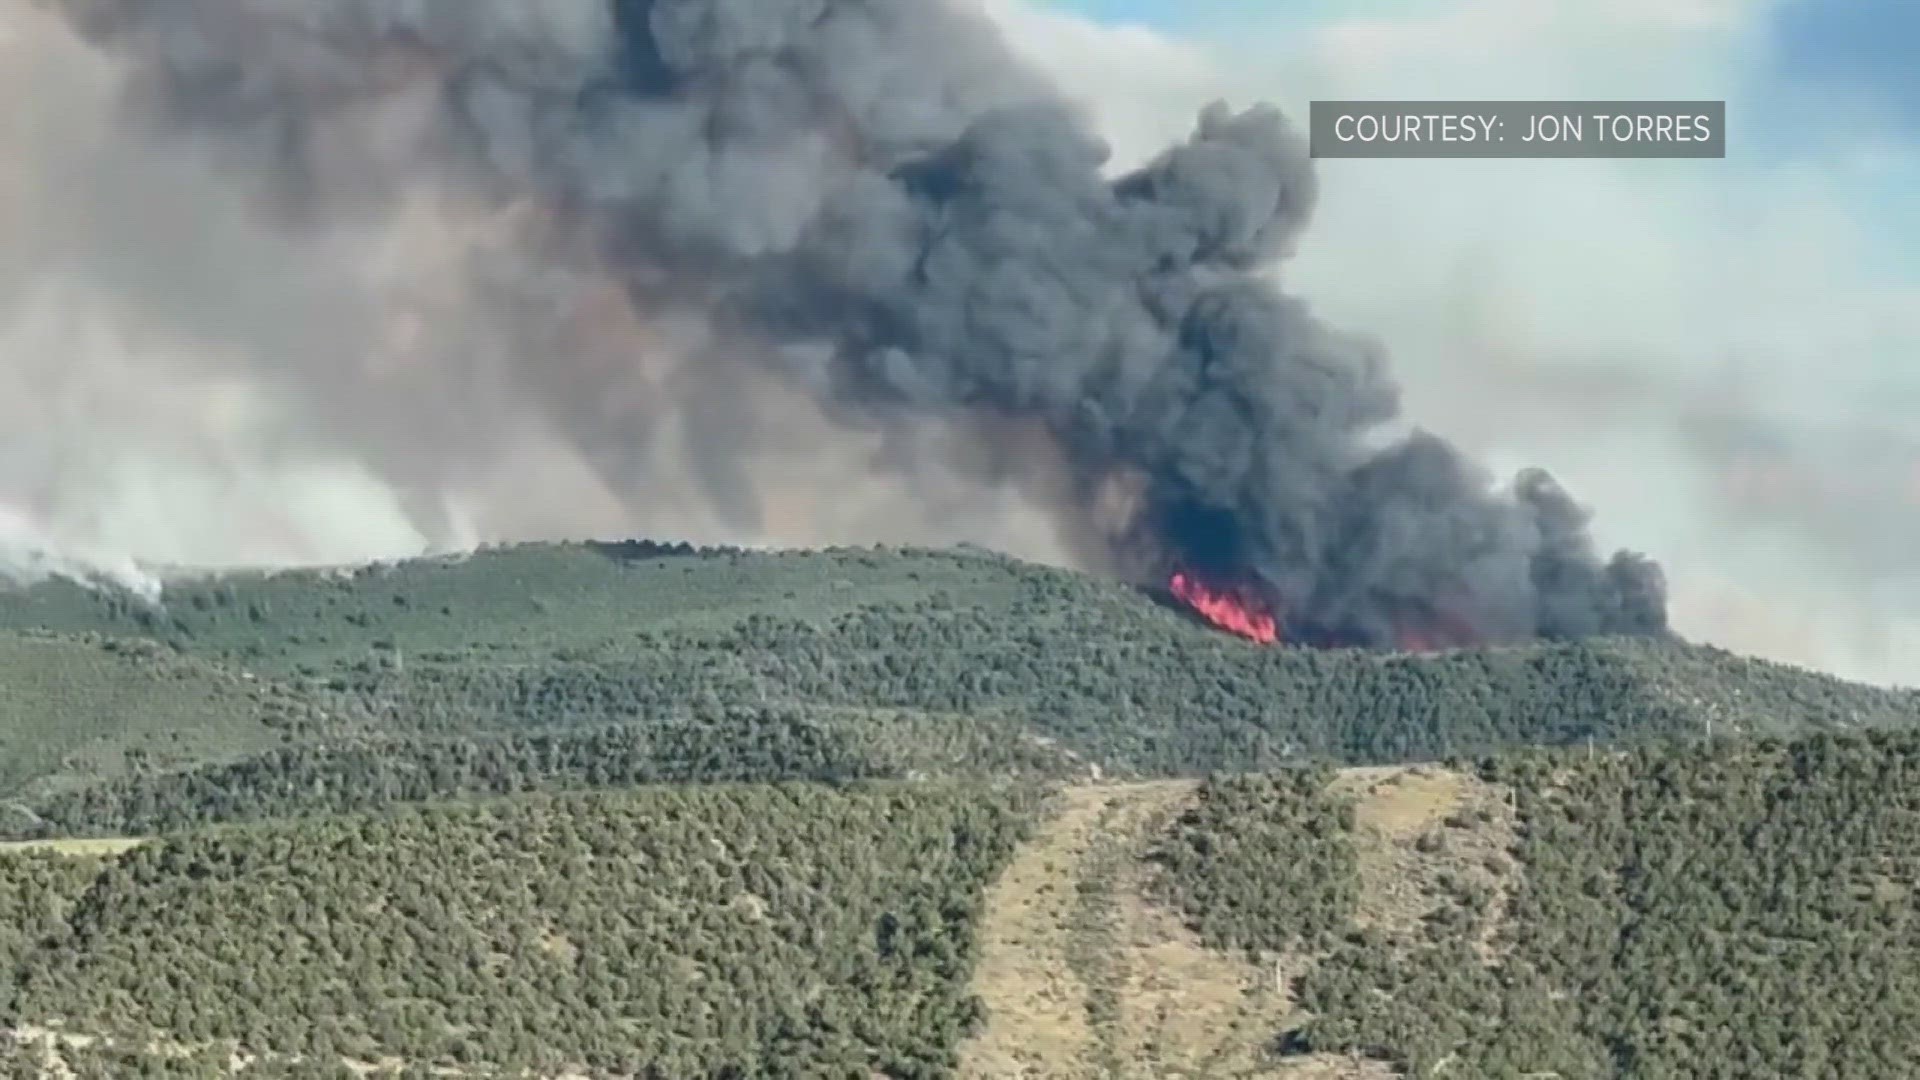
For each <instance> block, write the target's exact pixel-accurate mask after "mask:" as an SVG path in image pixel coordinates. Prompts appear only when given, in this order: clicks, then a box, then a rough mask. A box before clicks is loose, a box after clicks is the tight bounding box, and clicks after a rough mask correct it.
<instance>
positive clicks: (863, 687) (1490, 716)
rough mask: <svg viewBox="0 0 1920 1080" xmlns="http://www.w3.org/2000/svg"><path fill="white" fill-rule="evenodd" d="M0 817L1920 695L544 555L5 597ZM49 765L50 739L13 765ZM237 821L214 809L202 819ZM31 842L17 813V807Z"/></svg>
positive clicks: (1673, 729)
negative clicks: (1338, 646) (1403, 649)
mask: <svg viewBox="0 0 1920 1080" xmlns="http://www.w3.org/2000/svg"><path fill="white" fill-rule="evenodd" d="M0 681H4V682H6V683H7V684H8V685H10V686H16V687H24V688H25V689H26V691H27V692H26V693H24V694H11V695H9V696H8V698H7V700H6V702H5V703H0V750H7V749H9V748H12V747H21V748H22V749H14V750H11V751H10V752H8V753H6V754H5V755H4V756H0V762H4V764H0V800H4V801H6V802H8V803H10V804H11V805H12V807H13V813H12V814H11V816H9V817H6V818H0V826H3V827H6V828H9V829H12V830H13V831H15V832H16V833H17V834H21V835H25V833H21V830H22V829H27V828H29V826H32V822H34V821H36V820H38V821H40V822H42V824H41V825H39V826H32V827H36V828H40V829H42V830H43V831H44V830H46V829H53V830H54V831H58V832H107V833H114V832H149V831H155V830H158V829H163V828H169V827H175V826H178V825H185V824H193V823H198V822H204V821H208V820H220V819H230V818H236V817H249V816H262V815H269V814H282V813H289V812H297V811H298V810H300V809H301V808H302V807H303V805H306V804H312V806H313V808H316V809H327V810H351V809H366V808H369V807H371V806H373V805H376V804H378V803H380V802H383V801H388V800H391V799H395V798H410V799H418V798H428V797H435V796H441V795H472V794H489V793H504V792H508V791H517V790H524V789H526V788H528V787H536V788H538V787H553V788H563V789H576V788H581V787H592V786H604V785H606V784H620V783H631V782H642V781H656V780H692V779H730V780H782V779H828V778H839V779H855V778H865V779H882V778H889V777H896V778H897V777H906V776H911V775H924V776H947V777H988V776H1023V777H1033V778H1070V777H1089V776H1098V777H1105V778H1108V779H1118V778H1126V777H1135V778H1152V777H1161V776H1198V775H1204V774H1206V773H1209V772H1213V771H1221V770H1232V771H1251V770H1259V769H1267V768H1273V767H1277V766H1283V765H1295V764H1300V763H1305V762H1328V763H1337V764H1381V763H1390V762H1396V761H1417V760H1436V759H1440V758H1444V757H1447V756H1449V755H1457V754H1475V753H1482V752H1487V751H1490V750H1494V749H1497V748H1500V747H1506V746H1514V745H1566V744H1583V745H1584V744H1586V743H1588V742H1593V743H1599V744H1603V745H1606V744H1614V743H1631V742H1634V741H1638V740H1648V739H1672V738H1701V737H1706V736H1708V735H1710V734H1719V735H1735V734H1743V733H1744V734H1767V735H1791V734H1802V733H1811V732H1841V731H1850V730H1860V729H1872V728H1881V727H1889V726H1892V727H1898V726H1902V725H1906V724H1910V723H1912V722H1913V720H1914V718H1915V717H1916V715H1920V704H1917V703H1920V695H1916V694H1913V693H1911V692H1899V691H1891V690H1883V689H1877V688H1873V687H1867V686H1861V685H1856V684H1850V683H1846V682H1842V681H1840V680H1836V679H1832V678H1828V677H1824V676H1820V675H1815V674H1812V673H1809V672H1805V671H1800V670H1797V669H1793V668H1789V667H1784V666H1780V665H1775V664H1770V663H1765V662H1761V661H1757V660H1750V659H1745V658H1741V657H1736V656H1733V655H1731V654H1728V653H1725V652H1722V651H1720V650H1716V649H1711V648H1705V647H1701V646H1694V645H1688V644H1684V643H1680V642H1671V641H1657V640H1594V641H1586V642H1579V643H1567V644H1545V643H1543V644H1538V645H1531V646H1526V647H1519V648H1509V649H1489V650H1466V651H1458V652H1450V653H1442V654H1438V655H1432V656H1412V655H1392V654H1381V653H1373V652H1363V651H1354V650H1344V651H1316V650H1308V649H1299V648H1269V647H1260V646H1256V645H1253V644H1250V643H1248V642H1244V641H1241V640H1238V639H1235V638H1232V637H1230V636H1226V635H1223V634H1220V633H1217V632H1215V631H1213V630H1211V629H1208V628H1206V627H1204V626H1202V625H1200V624H1199V623H1197V622H1196V621H1195V620H1194V619H1192V618H1191V617H1189V616H1188V615H1187V614H1186V613H1185V612H1184V611H1183V610H1182V609H1180V608H1178V607H1176V606H1172V605H1170V604H1168V603H1166V602H1164V600H1163V598H1159V597H1156V596H1153V595H1150V594H1148V593H1146V592H1143V591H1141V590H1138V589H1135V588H1131V587H1128V586H1125V585H1121V584H1119V583H1115V582H1112V581H1107V580H1102V579H1099V578H1094V577H1089V576H1086V575H1081V574H1075V573H1071V572H1067V571H1062V570H1057V569H1053V568H1049V567H1042V566H1036V565H1033V564H1029V563H1023V562H1019V561H1017V560H1013V559H1009V558H1005V557H1002V556H998V555H992V554H989V553H985V552H979V551H969V550H958V551H917V550H905V551H887V550H829V551H816V552H758V551H742V550H733V549H719V550H696V549H693V548H689V547H685V546H670V545H655V544H649V543H644V542H635V543H628V544H572V545H530V546H523V547H512V548H502V549H495V550H485V551H481V552H478V553H476V554H473V555H470V556H466V557H462V558H452V559H426V560H417V561H411V562H402V563H398V564H393V565H385V566H369V567H362V568H357V569H352V570H341V571H302V572H287V573H278V574H238V575H228V576H223V577H220V578H215V579H202V580H191V579H189V580H183V581H178V582H176V583H175V584H174V585H172V586H171V587H169V588H168V589H167V590H166V592H165V594H164V595H163V597H162V601H161V604H160V605H158V606H155V605H151V604H149V603H148V602H146V601H145V600H144V599H142V598H141V597H138V596H135V595H133V594H128V593H124V592H118V591H115V590H112V589H110V588H104V587H82V586H80V585H77V584H74V583H72V582H64V581H55V582H48V583H43V584H40V585H36V586H34V587H32V588H29V589H24V590H14V591H11V592H0ZM29 745H30V746H31V752H28V751H27V750H26V749H24V748H25V747H27V746H29ZM214 803H218V805H213V804H214ZM23 823H24V824H23Z"/></svg>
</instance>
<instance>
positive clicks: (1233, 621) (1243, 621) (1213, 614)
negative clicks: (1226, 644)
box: [1169, 574, 1280, 645]
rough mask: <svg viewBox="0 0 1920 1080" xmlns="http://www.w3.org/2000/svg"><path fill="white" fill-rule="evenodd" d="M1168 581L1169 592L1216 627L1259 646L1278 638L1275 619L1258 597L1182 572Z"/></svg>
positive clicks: (1277, 626) (1278, 630)
mask: <svg viewBox="0 0 1920 1080" xmlns="http://www.w3.org/2000/svg"><path fill="white" fill-rule="evenodd" d="M1169 584H1170V587H1171V588H1172V590H1173V595H1175V596H1177V597H1179V598H1180V599H1181V600H1183V601H1185V602H1186V603H1187V604H1188V605H1189V606H1191V607H1192V608H1193V610H1195V611H1197V612H1199V613H1200V616H1201V617H1202V618H1204V619H1206V620H1207V621H1208V622H1210V623H1212V624H1213V625H1215V626H1217V627H1219V628H1220V629H1222V630H1225V631H1227V632H1228V633H1230V634H1238V635H1240V636H1241V637H1243V638H1247V639H1248V640H1251V641H1257V642H1259V643H1261V644H1262V645H1271V644H1273V643H1274V642H1276V641H1279V640H1280V624H1279V621H1278V620H1276V619H1275V618H1274V617H1273V614H1272V613H1271V612H1269V611H1268V610H1267V609H1266V606H1265V605H1264V604H1262V603H1260V602H1259V601H1258V600H1255V599H1254V598H1252V597H1250V596H1246V595H1244V594H1242V593H1240V592H1238V591H1235V590H1229V589H1214V588H1211V587H1209V586H1208V585H1207V584H1206V583H1205V582H1203V581H1201V580H1200V579H1198V578H1194V577H1189V576H1187V575H1186V574H1175V575H1173V581H1172V582H1170V583H1169Z"/></svg>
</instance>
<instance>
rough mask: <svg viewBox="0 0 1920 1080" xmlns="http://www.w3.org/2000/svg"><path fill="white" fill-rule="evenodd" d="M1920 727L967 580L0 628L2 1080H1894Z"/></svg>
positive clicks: (520, 577) (984, 560) (877, 557)
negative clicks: (1390, 649) (1230, 627)
mask: <svg viewBox="0 0 1920 1080" xmlns="http://www.w3.org/2000/svg"><path fill="white" fill-rule="evenodd" d="M1916 721H1920V697H1916V695H1915V694H1913V693H1912V692H1905V691H1892V690H1883V689H1876V688H1872V687H1866V686H1859V685H1854V684H1849V683H1845V682H1841V681H1838V680H1834V679H1830V678H1825V677H1822V676H1818V675H1814V674H1811V673H1808V672H1804V671H1799V670H1795V669H1792V668H1786V667H1781V666H1778V665H1773V664H1766V663H1761V662H1758V661H1753V660H1748V659H1744V658H1740V657H1736V656H1732V655H1729V654H1727V653H1724V652H1721V651H1718V650H1714V649H1708V648H1701V647H1697V646H1691V645H1687V644H1685V643H1682V642H1677V641H1659V640H1638V641H1613V640H1596V641H1588V642H1582V643H1578V644H1539V645H1532V646H1527V647H1523V648H1512V649H1483V650H1462V651H1456V652H1447V653H1440V654H1434V655H1423V656H1413V655H1404V654H1384V653H1371V652H1361V651H1313V650H1308V649H1299V648H1291V647H1261V646H1257V645H1254V644H1251V643H1249V642H1246V641H1243V640H1240V639H1237V638H1233V637H1229V636H1226V635H1223V634H1220V633H1217V632H1215V631H1213V630H1211V629H1209V628H1207V627H1205V626H1203V625H1201V624H1199V623H1198V622H1197V621H1195V620H1194V619H1192V618H1190V617H1189V616H1188V615H1187V614H1186V613H1185V612H1184V611H1183V610H1182V609H1180V608H1179V607H1177V606H1174V605H1172V604H1169V603H1168V602H1166V600H1165V598H1163V597H1159V596H1155V595H1152V594H1150V593H1148V592H1146V591H1142V590H1138V589H1134V588H1130V587H1127V586H1124V585H1120V584H1117V583H1113V582H1108V581H1102V580H1097V579H1094V578H1090V577H1086V576H1082V575H1076V574H1070V573H1065V572H1062V571H1057V570H1051V569H1046V568H1041V567H1035V566H1031V565H1027V564H1023V563H1019V562H1016V561H1013V560H1009V559H1004V558H1001V557H998V556H993V555H988V554H985V553H980V552H972V551H952V552H921V551H829V552H811V553H798V552H794V553H771V552H744V551H695V550H693V549H690V548H677V547H675V548H670V547H661V546H657V545H648V544H624V545H547V546H533V547H523V548H512V549H503V550H495V551H485V552H481V553H478V554H475V555H473V556H470V557H467V558H462V559H445V560H422V561H418V562H412V563H404V564H400V565H397V566H390V567H375V568H363V569H359V570H354V571H342V572H330V573H321V572H304V573H287V574H277V575H232V576H225V577H218V578H201V579H195V580H185V581H181V582H179V583H177V584H176V585H174V586H173V587H171V588H169V589H168V590H167V591H166V592H165V593H164V595H163V596H162V599H161V603H160V604H158V605H155V604H151V603H148V602H147V601H145V600H143V599H142V598H140V597H138V596H135V595H132V594H128V593H123V592H118V591H115V590H113V589H111V588H107V587H104V586H81V585H78V584H75V583H72V582H51V583H45V584H41V585H38V586H35V587H33V588H30V589H12V590H3V591H0V836H4V837H5V838H7V839H9V840H11V841H12V842H10V843H0V1075H4V1076H8V1077H14V1076H18V1077H43V1076H73V1077H86V1078H94V1077H99V1078H119V1077H139V1076H177V1077H216V1076H235V1075H239V1076H249V1077H330V1078H341V1077H363V1076H386V1077H400V1076H405V1077H423V1078H424V1077H489V1078H505V1077H521V1078H529V1077H540V1078H547V1080H563V1078H564V1080H579V1078H583V1077H591V1078H596V1080H598V1078H602V1077H604V1078H642V1077H645V1078H652V1077H673V1078H680V1077H692V1078H709V1077H710V1078H715V1080H721V1078H728V1080H737V1078H748V1077H781V1078H786V1077H795V1078H797V1077H822V1078H826V1077H832V1078H847V1080H886V1078H895V1080H906V1078H923V1077H924V1078H934V1077H951V1076H958V1077H964V1078H967V1080H1008V1078H1009V1077H1016V1076H1031V1077H1063V1078H1073V1080H1085V1078H1092V1077H1121V1078H1126V1080H1149V1078H1152V1080H1163V1078H1166V1077H1186V1078H1201V1077H1251V1076H1266V1077H1276V1078H1285V1080H1385V1078H1388V1077H1400V1076H1405V1077H1414V1076H1420V1077H1427V1076H1436V1075H1445V1076H1466V1077H1489V1078H1504V1077H1514V1078H1520V1077H1531V1078H1536V1080H1538V1078H1544V1077H1548V1076H1552V1077H1557V1078H1559V1080H1575V1078H1590V1080H1612V1078H1634V1080H1652V1078H1656V1077H1659V1078H1665V1077H1681V1076H1684V1077H1690V1078H1691V1077H1706V1078H1719V1077H1726V1078H1729V1080H1731V1078H1734V1077H1754V1076H1769V1077H1772V1076H1782V1077H1786V1076H1795V1077H1801V1076H1803V1077H1821V1078H1833V1077H1840V1078H1850V1077H1859V1078H1874V1080H1878V1078H1882V1077H1888V1076H1899V1075H1904V1071H1905V1070H1906V1068H1907V1064H1908V1063H1909V1062H1911V1061H1913V1060H1916V1059H1920V1043H1916V1041H1915V1035H1914V1033H1915V1032H1920V922H1916V921H1915V918H1916V902H1917V900H1916V896H1915V893H1914V891H1913V890H1914V882H1915V881H1916V880H1920V841H1916V840H1915V837H1916V836H1920V803H1916V799H1920V795H1915V794H1913V793H1914V792H1916V791H1920V785H1917V784H1916V781H1920V724H1916ZM89 837H92V838H99V839H93V840H88V839H84V838H89ZM112 838H121V839H118V840H115V839H112Z"/></svg>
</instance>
